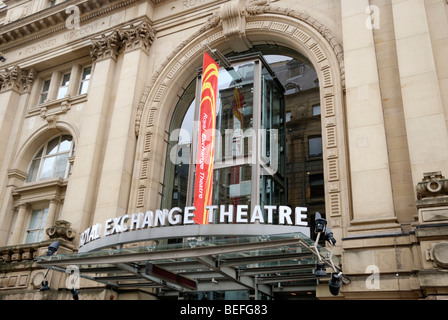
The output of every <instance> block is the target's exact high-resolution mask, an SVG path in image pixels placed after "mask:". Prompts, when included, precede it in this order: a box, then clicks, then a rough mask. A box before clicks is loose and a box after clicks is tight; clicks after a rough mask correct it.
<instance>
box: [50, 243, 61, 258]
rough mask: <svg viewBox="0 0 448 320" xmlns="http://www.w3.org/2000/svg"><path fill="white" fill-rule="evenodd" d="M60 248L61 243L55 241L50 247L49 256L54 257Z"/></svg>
mask: <svg viewBox="0 0 448 320" xmlns="http://www.w3.org/2000/svg"><path fill="white" fill-rule="evenodd" d="M58 248H59V241H55V242H53V243H52V244H50V246H49V247H48V251H47V256H52V255H54V253H55V252H56V251H58Z"/></svg>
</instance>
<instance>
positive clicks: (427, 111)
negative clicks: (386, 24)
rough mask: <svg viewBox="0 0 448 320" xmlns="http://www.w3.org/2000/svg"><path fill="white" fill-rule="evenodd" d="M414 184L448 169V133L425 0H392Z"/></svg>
mask: <svg viewBox="0 0 448 320" xmlns="http://www.w3.org/2000/svg"><path fill="white" fill-rule="evenodd" d="M392 10H393V23H394V28H395V36H396V46H397V57H398V67H399V74H400V81H401V93H402V97H403V109H404V116H405V122H406V131H407V138H408V145H409V155H410V161H411V170H412V179H413V184H414V186H416V185H417V184H418V183H419V182H420V180H421V177H422V176H423V175H424V173H426V172H434V171H441V172H443V173H446V172H448V133H447V127H446V120H445V115H444V111H443V103H442V96H441V91H440V86H439V81H438V77H437V71H436V64H435V59H434V53H433V49H432V43H431V35H430V32H429V27H428V20H427V17H426V8H425V1H424V0H392Z"/></svg>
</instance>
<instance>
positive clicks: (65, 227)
mask: <svg viewBox="0 0 448 320" xmlns="http://www.w3.org/2000/svg"><path fill="white" fill-rule="evenodd" d="M70 225H71V224H70V222H68V221H65V220H57V221H55V223H54V226H52V227H51V228H48V229H47V230H45V232H46V233H47V234H48V236H49V237H50V239H54V238H62V239H65V240H68V241H71V240H73V239H74V238H75V236H76V232H75V231H74V230H73V229H72V228H71V227H70Z"/></svg>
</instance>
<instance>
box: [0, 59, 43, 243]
mask: <svg viewBox="0 0 448 320" xmlns="http://www.w3.org/2000/svg"><path fill="white" fill-rule="evenodd" d="M34 73H35V72H34V70H32V69H31V70H23V69H21V68H20V67H19V66H15V67H12V68H7V69H6V70H5V71H4V72H2V73H0V245H3V244H5V243H6V242H7V240H8V236H9V233H10V230H9V228H10V227H11V218H12V215H11V214H10V213H11V211H12V210H13V208H12V201H11V200H12V197H11V194H12V191H13V190H12V188H11V185H10V184H9V182H8V181H9V178H8V170H9V169H10V166H11V162H12V159H13V157H14V155H15V153H16V150H17V138H18V135H19V132H20V130H21V127H22V123H23V119H24V112H25V109H26V105H27V100H28V97H29V93H30V89H31V85H32V83H33V80H34Z"/></svg>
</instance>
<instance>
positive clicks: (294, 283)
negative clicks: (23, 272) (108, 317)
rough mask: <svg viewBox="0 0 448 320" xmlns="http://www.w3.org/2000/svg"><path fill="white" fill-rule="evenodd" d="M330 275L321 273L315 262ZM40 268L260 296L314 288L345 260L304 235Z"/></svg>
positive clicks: (168, 291) (194, 243)
mask: <svg viewBox="0 0 448 320" xmlns="http://www.w3.org/2000/svg"><path fill="white" fill-rule="evenodd" d="M319 260H320V262H321V263H322V262H324V263H325V264H326V265H327V270H328V277H326V278H325V277H324V278H322V277H317V276H316V274H315V272H314V270H315V268H316V264H317V263H318V262H319ZM37 261H38V264H39V265H40V266H43V267H46V268H49V269H53V270H56V271H60V272H64V273H67V274H69V273H70V272H73V270H76V271H78V274H79V277H81V278H85V279H89V280H92V281H96V282H99V283H102V284H105V285H107V286H109V287H111V288H113V289H124V288H141V287H145V288H154V289H155V292H156V294H157V296H158V297H160V298H164V297H165V298H166V297H170V296H179V295H191V294H196V295H197V293H200V292H218V291H222V292H238V291H242V292H244V291H245V292H252V294H255V297H256V298H261V297H265V298H269V297H271V298H272V297H274V296H275V294H276V292H278V291H281V292H298V291H304V290H306V291H313V290H315V286H316V285H317V284H318V282H319V281H322V280H328V279H329V277H330V275H331V272H339V271H340V259H339V258H338V257H336V256H334V255H333V254H332V252H331V251H329V250H327V249H326V248H323V247H320V246H319V245H315V243H314V242H313V241H312V240H311V239H309V238H308V237H306V236H305V235H303V234H301V233H292V234H279V235H270V236H258V237H254V236H252V237H238V238H231V239H214V240H201V239H194V240H191V241H186V242H183V243H172V244H164V245H150V246H142V247H137V248H121V249H108V250H102V251H94V252H87V253H73V254H61V255H54V256H40V257H38V258H37Z"/></svg>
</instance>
